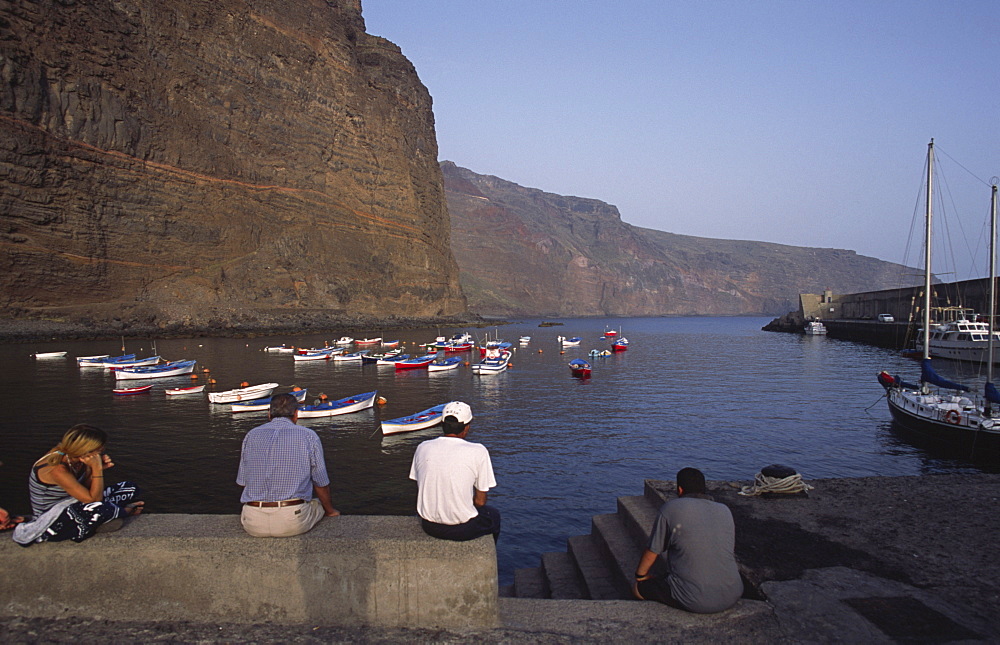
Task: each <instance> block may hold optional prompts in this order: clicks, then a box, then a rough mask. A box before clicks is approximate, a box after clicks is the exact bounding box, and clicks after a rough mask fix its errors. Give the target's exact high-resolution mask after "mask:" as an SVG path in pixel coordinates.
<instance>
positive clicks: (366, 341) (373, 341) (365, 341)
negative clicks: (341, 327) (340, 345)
mask: <svg viewBox="0 0 1000 645" xmlns="http://www.w3.org/2000/svg"><path fill="white" fill-rule="evenodd" d="M381 342H382V337H381V336H379V337H378V338H362V339H361V340H356V341H354V344H355V345H357V346H358V347H371V346H372V345H378V344H379V343H381Z"/></svg>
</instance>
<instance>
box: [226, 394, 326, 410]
mask: <svg viewBox="0 0 1000 645" xmlns="http://www.w3.org/2000/svg"><path fill="white" fill-rule="evenodd" d="M307 392H308V390H306V389H304V388H303V389H299V390H292V391H291V392H289V394H291V395H292V396H294V397H295V400H296V401H298V402H299V403H302V402H303V401H304V400H305V398H306V393H307ZM272 398H274V397H270V396H265V397H263V398H260V399H254V400H253V401H238V402H236V403H233V404H231V405H230V406H229V407H230V409H231V410H232V411H233V413H234V414H235V413H237V412H262V411H265V410H268V409H270V407H271V399H272Z"/></svg>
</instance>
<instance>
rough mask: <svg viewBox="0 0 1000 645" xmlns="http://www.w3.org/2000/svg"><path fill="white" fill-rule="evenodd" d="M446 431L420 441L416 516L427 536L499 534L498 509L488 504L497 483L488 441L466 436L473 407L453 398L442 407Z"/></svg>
mask: <svg viewBox="0 0 1000 645" xmlns="http://www.w3.org/2000/svg"><path fill="white" fill-rule="evenodd" d="M441 416H442V421H441V429H442V430H441V432H442V434H443V436H441V437H438V438H437V439H432V440H431V441H425V442H423V443H421V444H420V445H419V446H417V450H416V452H415V453H414V454H413V464H412V465H411V466H410V479H413V480H415V481H416V482H417V515H419V516H420V520H421V522H420V524H421V526H422V527H423V529H424V532H425V533H427V534H428V535H430V536H432V537H436V538H441V539H443V540H455V541H460V542H461V541H465V540H473V539H475V538H477V537H481V536H483V535H491V534H492V535H493V540H494V541H496V540H497V538H498V537H499V536H500V511H498V510H497V509H496V508H494V507H492V506H487V505H486V494H487V491H489V490H490V489H491V488H493V487H495V486H496V485H497V482H496V479H495V478H494V476H493V464H492V462H490V453H489V451H488V450H487V449H486V447H485V446H483V445H482V444H478V443H472V442H471V441H466V440H465V437H466V435H467V434H468V433H469V426H470V425H471V423H472V408H470V407H469V405H468V404H467V403H463V402H462V401H452V402H451V403H448V404H447V405H445V406H444V410H442V412H441Z"/></svg>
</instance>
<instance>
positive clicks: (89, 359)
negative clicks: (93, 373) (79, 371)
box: [76, 354, 134, 367]
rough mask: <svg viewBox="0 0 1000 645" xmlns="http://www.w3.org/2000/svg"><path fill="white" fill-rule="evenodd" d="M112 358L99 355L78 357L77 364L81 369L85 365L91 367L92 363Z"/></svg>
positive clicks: (108, 355) (107, 355) (106, 355)
mask: <svg viewBox="0 0 1000 645" xmlns="http://www.w3.org/2000/svg"><path fill="white" fill-rule="evenodd" d="M110 356H111V354H100V355H97V356H77V357H76V364H77V365H79V366H80V367H83V366H84V365H89V364H91V363H96V362H98V361H101V360H104V359H105V358H108V357H110ZM133 356H134V354H133Z"/></svg>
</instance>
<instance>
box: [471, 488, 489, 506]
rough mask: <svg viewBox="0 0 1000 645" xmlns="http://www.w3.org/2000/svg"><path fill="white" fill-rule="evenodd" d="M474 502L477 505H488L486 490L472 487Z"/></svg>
mask: <svg viewBox="0 0 1000 645" xmlns="http://www.w3.org/2000/svg"><path fill="white" fill-rule="evenodd" d="M472 503H473V504H474V505H475V506H486V491H484V490H476V489H472Z"/></svg>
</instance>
